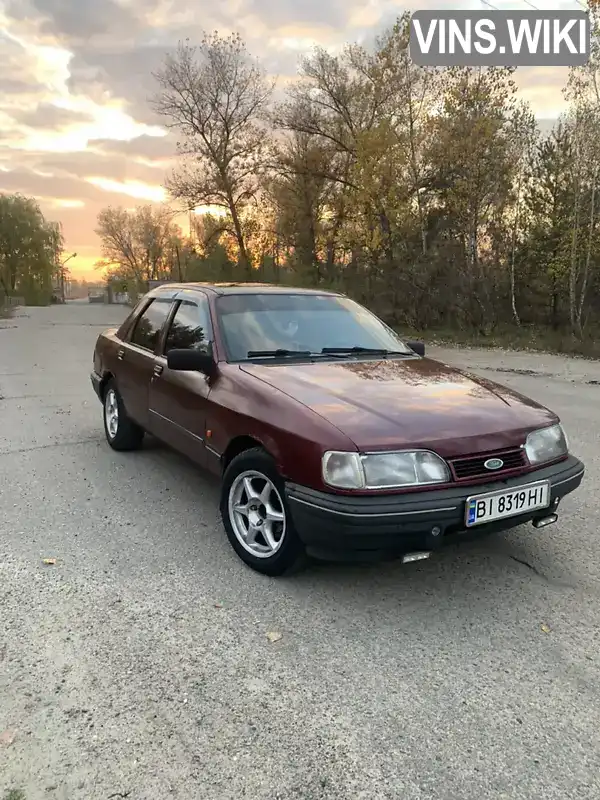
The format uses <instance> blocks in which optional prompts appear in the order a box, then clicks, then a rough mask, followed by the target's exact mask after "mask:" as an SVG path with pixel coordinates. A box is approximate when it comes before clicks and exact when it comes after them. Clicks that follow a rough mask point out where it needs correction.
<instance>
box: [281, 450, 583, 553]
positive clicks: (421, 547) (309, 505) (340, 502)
mask: <svg viewBox="0 0 600 800" xmlns="http://www.w3.org/2000/svg"><path fill="white" fill-rule="evenodd" d="M584 472H585V467H584V465H583V463H582V462H581V461H579V459H577V458H575V457H574V456H569V458H568V459H567V460H566V461H562V462H561V463H560V464H554V465H552V466H550V467H545V468H542V469H538V470H535V472H530V473H528V474H527V475H521V476H519V477H518V478H507V479H505V480H496V481H492V482H490V483H485V484H481V485H478V486H460V487H452V488H450V489H440V490H433V491H425V492H413V493H410V494H395V495H370V496H365V495H362V496H356V497H353V496H351V495H340V494H330V493H327V492H319V491H316V490H314V489H308V488H307V487H305V486H299V485H297V484H294V483H288V484H286V495H287V499H288V505H289V509H290V514H291V516H292V519H293V522H294V526H295V528H296V530H297V531H298V535H299V536H300V538H301V539H302V541H303V542H304V545H305V547H306V550H307V552H308V553H309V555H312V556H314V557H316V558H322V559H328V560H360V561H362V560H365V559H377V560H378V559H381V558H388V557H392V558H393V557H398V556H401V555H403V554H406V553H410V552H413V551H431V550H436V549H438V548H439V547H441V546H443V545H444V544H448V543H450V542H452V541H456V540H457V539H461V540H462V539H473V538H478V537H480V536H482V535H485V534H486V533H494V532H498V531H503V530H509V529H510V528H514V527H516V526H517V525H522V524H524V523H526V522H532V521H534V520H536V519H543V518H544V517H547V516H548V515H549V514H552V513H553V512H554V511H555V509H556V505H557V501H559V500H560V499H561V498H562V497H564V496H565V495H567V494H569V493H570V492H572V491H574V490H575V489H577V487H578V486H579V484H580V483H581V481H582V479H583V475H584ZM542 480H549V481H550V506H549V507H548V508H545V509H538V510H536V511H529V512H527V513H526V514H521V515H519V516H516V517H508V518H506V519H501V520H497V521H494V522H489V523H485V524H482V525H477V526H475V527H473V528H466V527H465V524H464V519H465V501H466V499H467V497H470V496H472V495H475V494H484V493H486V492H494V491H497V490H502V489H507V490H510V489H512V488H514V489H517V488H518V487H519V486H522V485H525V484H528V483H533V482H536V481H542ZM435 527H437V528H439V529H440V532H439V533H438V534H437V535H434V533H433V532H432V529H433V528H435Z"/></svg>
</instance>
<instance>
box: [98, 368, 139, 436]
mask: <svg viewBox="0 0 600 800" xmlns="http://www.w3.org/2000/svg"><path fill="white" fill-rule="evenodd" d="M102 407H103V414H102V417H103V419H104V433H105V435H106V441H107V442H108V443H109V445H110V446H111V447H112V449H113V450H118V451H123V450H137V449H139V448H140V447H141V446H142V440H143V438H144V431H143V429H142V428H140V426H139V425H136V423H135V422H133V420H131V419H130V418H129V417H128V416H127V411H126V410H125V406H124V404H123V398H122V397H121V395H120V394H119V390H118V389H117V385H116V383H115V382H114V380H113V379H112V378H111V380H109V382H108V383H107V384H106V388H105V389H104V392H103V394H102ZM114 409H116V415H115V414H114Z"/></svg>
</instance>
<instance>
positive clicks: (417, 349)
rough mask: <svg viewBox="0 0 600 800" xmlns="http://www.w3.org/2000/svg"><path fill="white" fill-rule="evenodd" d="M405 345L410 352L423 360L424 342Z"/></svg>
mask: <svg viewBox="0 0 600 800" xmlns="http://www.w3.org/2000/svg"><path fill="white" fill-rule="evenodd" d="M406 344H407V345H408V346H409V347H410V349H411V350H414V352H415V353H416V354H417V355H418V356H421V358H425V342H406Z"/></svg>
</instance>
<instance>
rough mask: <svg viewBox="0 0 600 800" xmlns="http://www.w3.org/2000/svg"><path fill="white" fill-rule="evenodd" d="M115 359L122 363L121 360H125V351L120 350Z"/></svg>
mask: <svg viewBox="0 0 600 800" xmlns="http://www.w3.org/2000/svg"><path fill="white" fill-rule="evenodd" d="M117 358H118V359H119V361H123V359H124V358H125V350H124V349H123V348H121V349H120V350H119V352H118V353H117Z"/></svg>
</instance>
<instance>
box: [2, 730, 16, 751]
mask: <svg viewBox="0 0 600 800" xmlns="http://www.w3.org/2000/svg"><path fill="white" fill-rule="evenodd" d="M14 740H15V734H14V731H4V733H0V745H4V746H5V747H8V746H9V745H11V744H12V743H13V742H14Z"/></svg>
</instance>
